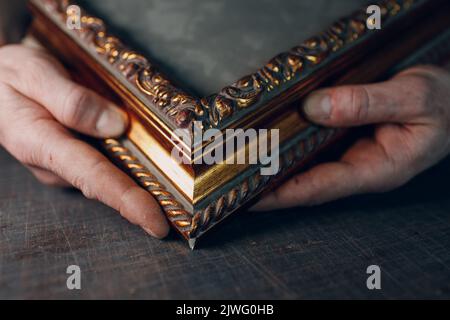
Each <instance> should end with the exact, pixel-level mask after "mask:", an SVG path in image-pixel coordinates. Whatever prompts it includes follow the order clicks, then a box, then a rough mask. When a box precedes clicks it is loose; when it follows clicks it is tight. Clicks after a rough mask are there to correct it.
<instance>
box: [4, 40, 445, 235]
mask: <svg viewBox="0 0 450 320" xmlns="http://www.w3.org/2000/svg"><path fill="white" fill-rule="evenodd" d="M18 61H20V63H18ZM449 103H450V75H449V74H448V73H447V72H446V71H444V70H441V69H438V68H433V67H416V68H413V69H409V70H407V71H404V72H402V73H400V74H398V75H397V76H396V77H394V78H393V79H391V80H389V81H386V82H383V83H378V84H371V85H360V86H345V87H336V88H330V89H323V90H320V91H316V92H315V93H313V94H311V95H310V96H309V97H308V98H307V99H306V101H305V103H304V105H303V111H304V113H305V114H306V115H307V116H308V118H309V119H310V120H311V121H313V122H315V123H318V124H322V125H325V126H330V127H354V126H361V125H366V124H374V125H375V126H376V128H375V132H374V135H373V137H371V138H364V139H361V140H359V141H358V142H357V143H356V144H354V145H353V146H352V147H351V148H350V149H349V150H348V151H347V152H346V153H345V154H344V155H343V157H342V158H341V159H340V160H339V161H336V162H331V163H325V164H321V165H318V166H316V167H314V168H312V169H310V170H309V171H307V172H304V173H301V174H299V175H296V176H294V177H292V178H291V180H289V181H287V182H286V183H285V184H284V185H282V186H281V187H280V188H279V189H277V190H276V191H274V192H272V193H270V194H268V195H267V196H266V197H265V198H264V199H262V201H261V202H260V203H258V204H257V205H256V206H255V207H254V208H253V209H254V210H271V209H275V208H286V207H291V206H298V205H315V204H321V203H324V202H327V201H332V200H335V199H338V198H342V197H347V196H349V195H353V194H360V193H372V192H385V191H388V190H391V189H394V188H396V187H398V186H401V185H403V184H405V183H406V182H407V181H408V180H410V179H411V178H412V177H414V176H415V175H417V174H418V173H420V172H422V171H423V170H425V169H427V168H429V167H431V166H432V165H434V164H436V163H437V162H438V161H440V160H441V159H443V158H444V157H445V156H446V155H447V154H448V152H449V136H450V135H449V125H450V106H449ZM0 115H1V116H0V144H1V145H2V146H3V147H4V148H5V149H6V150H8V151H9V152H10V153H11V154H12V155H13V156H14V157H15V158H16V159H18V160H19V161H20V162H22V163H23V164H24V165H25V166H26V167H28V168H29V169H30V170H31V172H32V173H33V174H34V175H35V176H36V178H37V179H38V180H40V181H41V182H42V183H44V184H47V185H53V186H74V187H76V188H78V189H80V190H81V191H82V192H83V194H84V195H85V196H86V197H88V198H91V199H96V200H99V201H101V202H103V203H105V204H106V205H108V206H110V207H112V208H114V209H116V210H117V211H119V212H120V213H121V214H122V216H124V217H125V218H126V219H128V220H129V221H130V222H132V223H134V224H137V225H139V226H141V227H142V228H143V229H144V230H145V231H146V232H147V233H149V234H150V235H152V236H154V237H157V238H163V237H165V236H166V235H167V233H168V223H167V221H166V219H165V217H164V215H163V214H162V212H161V209H160V207H159V205H158V203H157V202H156V201H155V200H154V199H153V198H152V197H151V196H150V195H149V194H148V193H147V192H146V191H144V190H143V189H141V188H139V187H138V186H137V185H136V184H135V182H133V180H132V179H131V178H129V177H128V176H127V175H126V174H124V173H123V172H121V171H120V170H119V169H117V168H116V167H115V166H114V165H112V164H111V163H110V162H109V161H108V160H107V159H106V158H105V157H104V156H103V155H102V154H100V153H99V152H98V151H97V150H95V149H93V148H92V147H91V146H89V145H88V144H86V143H85V142H83V141H81V140H79V139H77V138H76V135H74V133H73V132H74V131H76V132H80V133H83V134H86V135H90V136H92V137H97V138H106V137H115V136H119V135H121V134H122V133H123V132H124V131H125V130H126V127H127V122H128V119H127V115H126V114H125V113H124V112H123V111H121V110H120V109H119V108H118V107H117V106H115V105H113V104H112V103H111V102H109V101H107V100H105V99H104V98H102V97H101V96H99V95H97V94H96V93H94V92H93V91H91V90H90V89H87V88H84V87H82V86H80V85H78V84H76V83H74V82H73V81H72V80H71V79H70V77H69V75H68V74H67V72H66V71H65V70H64V68H63V67H62V66H61V65H60V64H59V63H58V62H57V61H56V60H55V59H53V58H52V57H50V56H49V55H48V54H47V53H45V51H43V50H41V49H36V48H29V47H27V46H24V45H9V46H4V47H2V48H0Z"/></svg>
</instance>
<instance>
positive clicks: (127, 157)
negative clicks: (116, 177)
mask: <svg viewBox="0 0 450 320" xmlns="http://www.w3.org/2000/svg"><path fill="white" fill-rule="evenodd" d="M103 147H104V148H105V150H106V151H107V152H108V153H109V154H111V156H113V157H114V158H115V159H117V160H118V161H119V164H120V165H121V166H122V167H124V169H125V170H126V171H128V173H130V175H131V176H132V177H134V178H135V180H136V181H137V182H139V184H140V185H141V186H142V187H143V188H144V189H146V190H147V191H148V192H149V193H150V194H151V195H152V196H153V197H155V199H156V200H157V201H158V202H159V204H160V205H161V207H162V208H163V210H164V212H165V213H166V216H167V218H168V219H169V221H170V222H171V223H172V225H174V226H175V228H176V229H177V230H178V231H179V232H180V233H181V234H183V236H184V237H185V238H188V235H189V232H190V230H191V221H192V217H191V214H190V213H189V212H188V211H186V210H185V209H184V208H183V206H182V205H181V204H180V203H179V202H178V201H177V200H175V198H174V196H173V195H172V194H171V193H170V192H169V191H167V189H166V188H165V187H164V185H163V184H162V183H160V182H159V181H158V179H157V178H156V177H155V176H154V175H153V174H152V173H151V172H150V171H149V170H148V169H147V168H146V167H145V166H144V165H143V164H142V163H141V162H140V161H139V160H138V159H137V158H136V157H135V156H133V154H132V153H131V152H130V151H129V150H128V149H127V148H125V147H124V146H123V144H122V143H120V142H119V141H118V140H116V139H106V140H104V141H103Z"/></svg>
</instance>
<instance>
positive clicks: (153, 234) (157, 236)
mask: <svg viewBox="0 0 450 320" xmlns="http://www.w3.org/2000/svg"><path fill="white" fill-rule="evenodd" d="M142 229H144V231H145V232H147V233H148V234H149V235H151V236H152V237H153V238H156V239H163V238H165V237H166V236H167V234H168V233H169V230H168V228H167V229H166V230H164V232H161V233H159V232H158V233H155V232H154V231H153V230H151V229H150V228H147V227H142Z"/></svg>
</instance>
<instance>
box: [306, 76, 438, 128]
mask: <svg viewBox="0 0 450 320" xmlns="http://www.w3.org/2000/svg"><path fill="white" fill-rule="evenodd" d="M417 69H418V70H416V72H414V73H403V74H400V75H398V76H397V77H395V78H393V79H392V80H389V81H386V82H381V83H377V84H368V85H354V86H342V87H335V88H329V89H322V90H319V91H316V92H314V93H312V94H311V95H310V96H309V97H307V98H306V100H305V101H304V104H303V111H304V113H305V115H306V117H307V118H308V119H310V120H311V121H313V122H316V123H319V124H322V125H326V126H335V127H348V126H359V125H365V124H371V123H381V122H391V123H397V122H401V123H406V122H408V121H413V120H414V119H415V118H417V117H418V116H421V115H423V114H424V112H425V111H426V108H424V106H426V103H421V102H422V101H423V100H424V99H425V98H426V97H427V96H428V92H429V86H430V84H429V79H428V78H429V77H428V76H425V71H422V69H419V68H417Z"/></svg>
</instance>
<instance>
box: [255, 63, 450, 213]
mask: <svg viewBox="0 0 450 320" xmlns="http://www.w3.org/2000/svg"><path fill="white" fill-rule="evenodd" d="M303 110H304V113H305V115H306V116H307V117H308V118H309V120H311V121H312V122H314V123H317V124H320V125H324V126H328V127H355V126H361V125H367V124H375V130H374V134H373V136H372V137H369V138H363V139H360V140H359V141H357V142H356V143H355V144H354V145H353V146H352V147H351V148H350V149H349V150H347V151H346V152H345V154H344V155H343V156H342V157H341V159H340V160H339V161H336V162H330V163H324V164H320V165H318V166H316V167H313V168H312V169H310V170H308V171H306V172H303V173H300V174H298V175H296V176H294V177H292V178H291V179H290V180H288V181H287V182H286V183H284V184H283V185H282V186H281V187H279V188H278V189H276V190H275V191H274V192H271V193H269V194H267V195H266V196H265V197H264V198H263V199H262V200H261V201H260V202H259V203H257V204H256V206H255V207H254V208H253V209H254V210H260V211H262V210H271V209H276V208H287V207H292V206H298V205H316V204H322V203H325V202H328V201H332V200H335V199H338V198H343V197H347V196H350V195H354V194H362V193H377V192H385V191H389V190H392V189H394V188H397V187H399V186H401V185H403V184H405V183H406V182H407V181H409V180H410V179H411V178H413V177H414V176H415V175H417V174H419V173H420V172H422V171H424V170H425V169H427V168H429V167H431V166H433V165H434V164H436V163H437V162H439V161H440V160H441V159H443V158H444V157H445V156H446V155H447V154H448V153H449V151H450V150H449V148H450V147H449V141H450V75H449V74H448V73H447V72H446V71H444V70H441V69H438V68H435V67H415V68H412V69H409V70H406V71H403V72H401V73H400V74H398V75H397V76H395V77H394V78H393V79H391V80H389V81H386V82H382V83H377V84H370V85H358V86H343V87H336V88H329V89H323V90H319V91H317V92H315V93H312V94H311V95H310V96H309V97H308V98H307V99H306V100H305V102H304V105H303Z"/></svg>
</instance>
